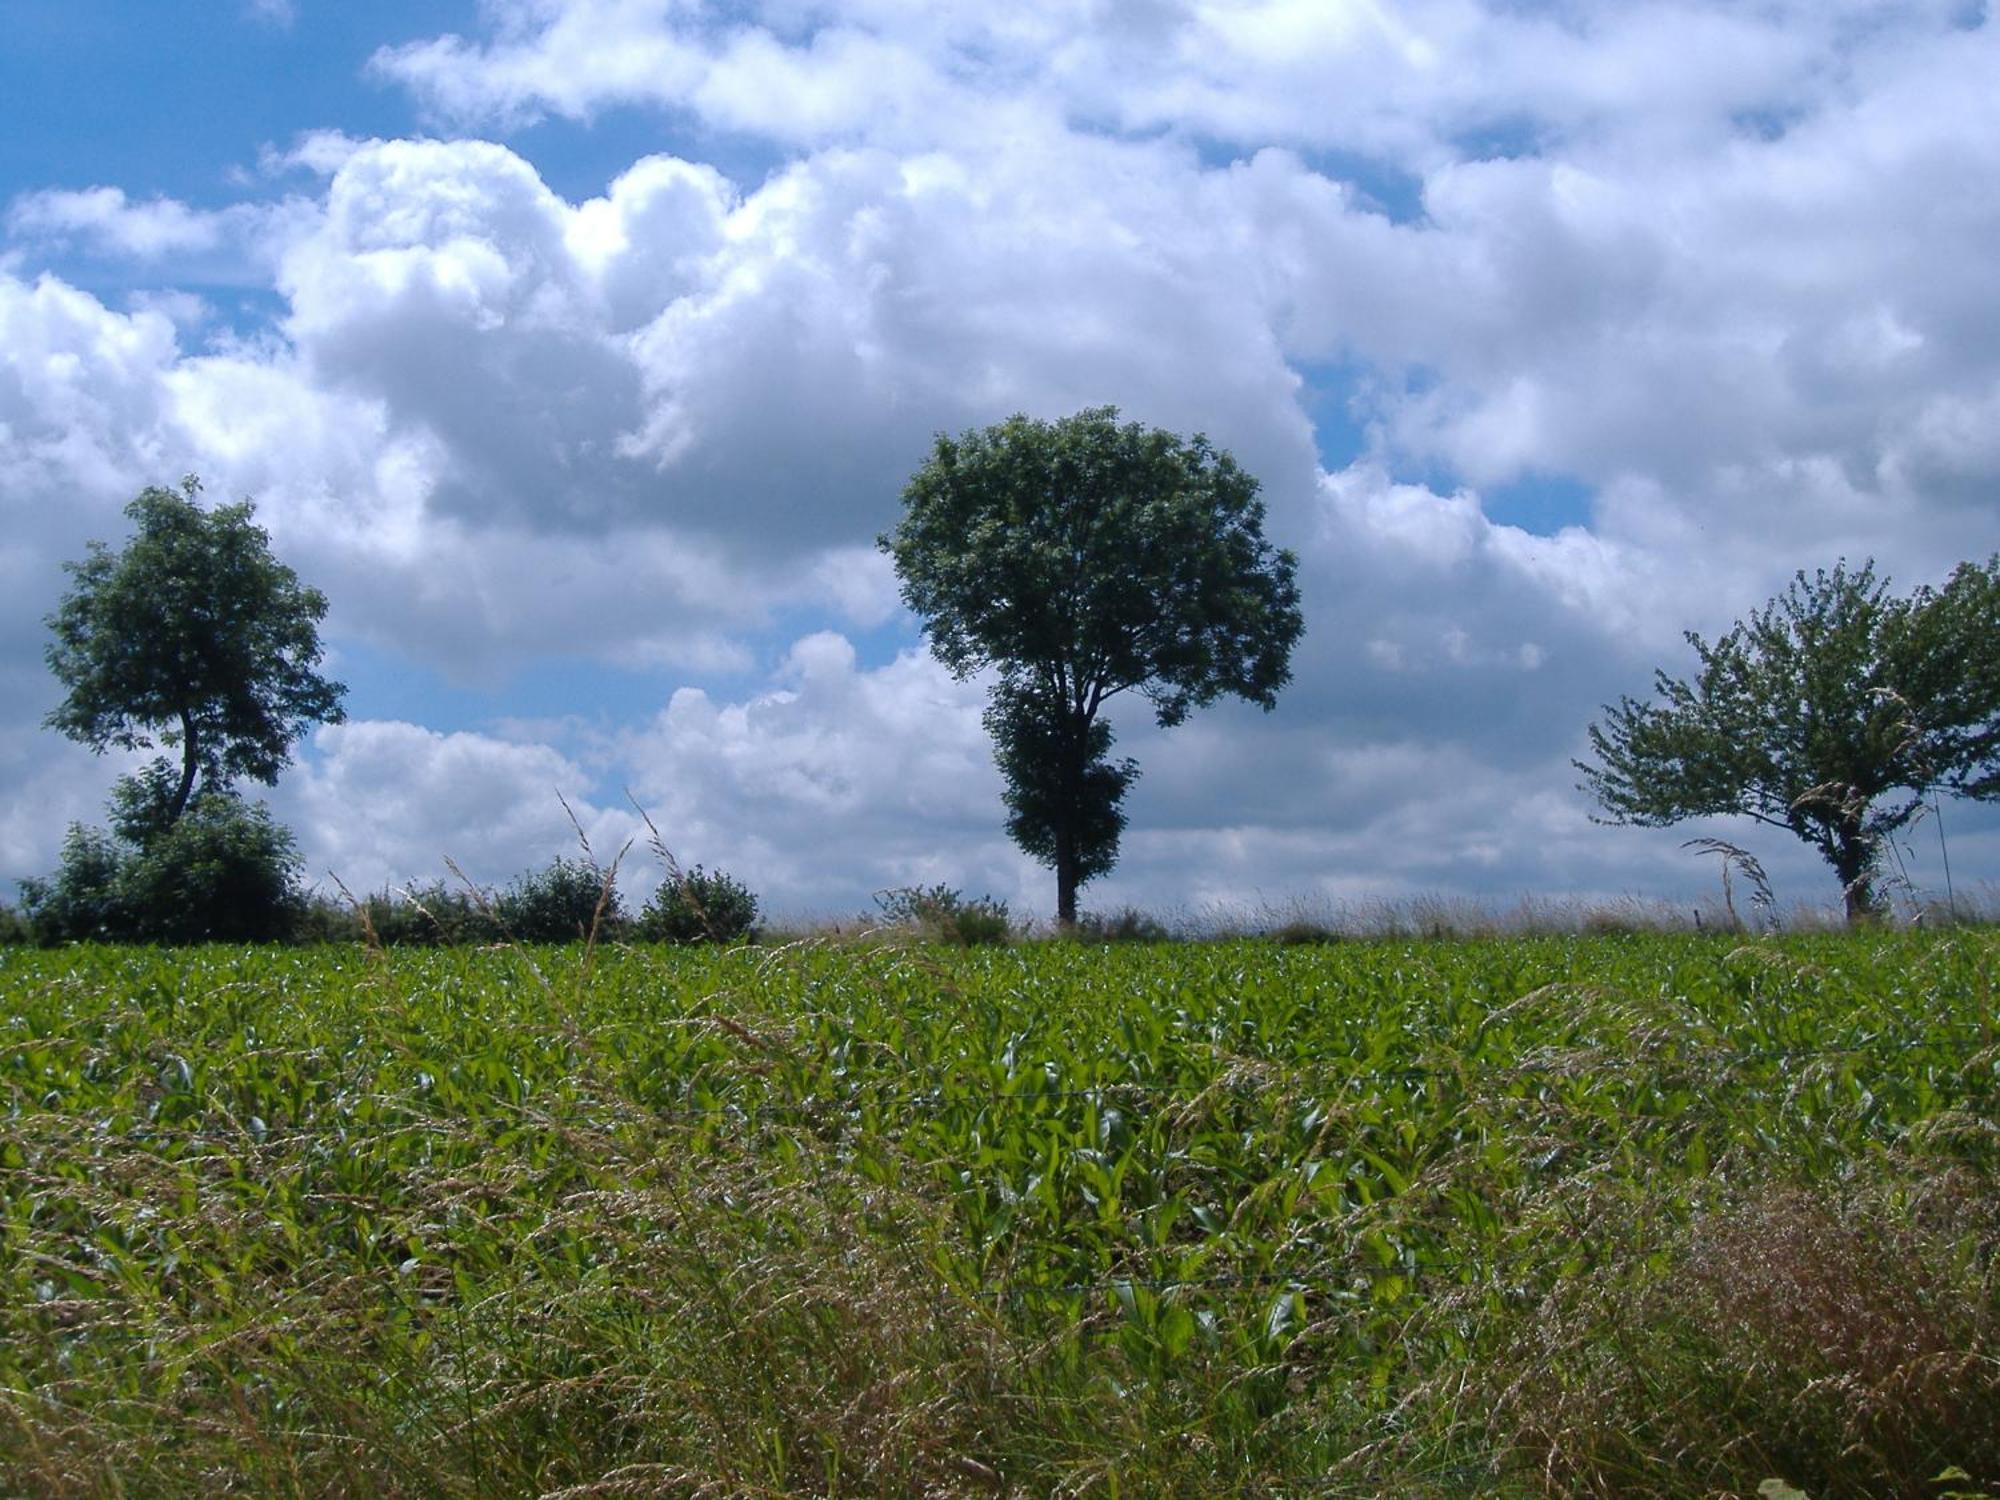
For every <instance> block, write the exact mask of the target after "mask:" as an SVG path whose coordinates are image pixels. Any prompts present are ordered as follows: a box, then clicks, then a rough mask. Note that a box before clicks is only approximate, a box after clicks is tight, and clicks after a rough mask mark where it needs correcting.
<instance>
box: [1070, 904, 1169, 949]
mask: <svg viewBox="0 0 2000 1500" xmlns="http://www.w3.org/2000/svg"><path fill="white" fill-rule="evenodd" d="M1076 935H1077V936H1078V937H1080V938H1083V939H1085V940H1087V941H1089V942H1093V943H1167V942H1172V941H1173V937H1174V934H1173V931H1172V929H1171V928H1169V927H1168V926H1167V924H1166V923H1164V922H1162V921H1161V920H1160V919H1159V918H1157V917H1154V916H1150V915H1148V914H1147V913H1145V912H1143V911H1141V910H1139V908H1138V907H1136V906H1125V907H1120V908H1119V909H1118V910H1117V911H1114V912H1108V913H1098V912H1085V913H1084V914H1083V915H1082V916H1080V917H1078V918H1077V922H1076Z"/></svg>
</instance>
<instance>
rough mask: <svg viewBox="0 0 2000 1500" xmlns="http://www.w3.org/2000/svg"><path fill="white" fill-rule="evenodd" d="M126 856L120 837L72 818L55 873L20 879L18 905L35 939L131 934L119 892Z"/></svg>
mask: <svg viewBox="0 0 2000 1500" xmlns="http://www.w3.org/2000/svg"><path fill="white" fill-rule="evenodd" d="M124 859H125V855H124V852H123V850H121V848H120V846H119V844H118V841H117V840H116V839H114V838H112V837H111V835H110V834H108V833H106V832H105V831H104V830H103V829H102V828H86V827H84V826H83V824H81V823H72V824H70V825H69V833H68V834H67V835H66V836H65V837H64V838H63V846H62V858H61V862H60V863H59V864H58V865H57V866H56V872H55V874H53V875H51V876H49V877H47V878H46V879H40V878H31V879H28V880H24V881H22V882H21V909H22V911H24V912H25V913H26V914H27V917H28V921H29V922H30V923H31V924H32V925H33V927H34V929H35V939H36V941H37V942H40V943H43V944H45V945H47V946H49V947H54V946H55V945H56V944H58V943H83V942H89V941H91V940H93V939H95V940H97V941H100V942H117V941H119V940H121V939H122V938H125V937H127V936H129V934H128V933H127V931H126V928H127V927H128V925H129V923H128V916H127V913H125V912H124V910H123V909H122V907H121V906H120V904H119V897H118V873H119V869H120V867H121V866H122V865H123V863H124Z"/></svg>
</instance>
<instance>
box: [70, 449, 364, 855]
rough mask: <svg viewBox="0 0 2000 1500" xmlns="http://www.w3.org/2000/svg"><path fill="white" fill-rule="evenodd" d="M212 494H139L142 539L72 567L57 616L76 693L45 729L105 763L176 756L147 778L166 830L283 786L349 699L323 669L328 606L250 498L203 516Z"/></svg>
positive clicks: (134, 509)
mask: <svg viewBox="0 0 2000 1500" xmlns="http://www.w3.org/2000/svg"><path fill="white" fill-rule="evenodd" d="M200 488H201V486H200V483H199V481H197V480H195V479H193V478H192V477H190V478H188V479H184V480H182V481H181V487H180V489H179V490H178V491H174V490H168V489H161V488H158V487H153V488H148V489H146V490H143V491H141V492H140V494H139V496H138V498H137V499H135V500H134V501H133V502H132V503H131V504H130V505H128V506H127V507H126V508H125V514H126V515H127V516H129V517H130V518H131V520H132V522H133V525H134V527H135V532H134V535H133V537H132V539H131V541H129V542H128V543H127V544H126V546H125V548H124V550H123V551H119V552H114V551H112V550H111V549H110V548H108V547H107V546H105V544H104V543H102V542H92V543H91V544H90V546H89V550H88V552H87V554H86V555H85V557H84V559H83V561H81V562H73V563H66V564H64V567H65V568H66V569H67V571H68V572H69V574H70V575H71V578H72V580H73V582H72V585H71V587H70V590H69V592H68V593H67V594H66V595H65V596H64V597H63V600H62V603H61V605H60V606H59V607H58V608H57V610H56V612H55V613H54V614H52V615H50V616H49V619H48V625H49V629H50V631H51V632H52V634H53V637H54V639H53V640H52V641H51V643H50V645H49V648H48V663H49V669H50V670H51V671H52V672H54V673H55V675H56V677H57V678H58V679H59V680H60V681H61V682H62V684H63V686H64V687H66V688H67V689H68V690H69V693H68V696H67V697H65V698H64V699H63V701H62V703H61V704H60V705H59V706H58V707H57V708H56V709H55V710H54V711H53V712H52V713H50V715H49V716H48V719H47V720H46V723H47V725H48V727H49V728H51V729H57V730H60V731H61V732H62V733H64V734H66V735H68V736H69V737H70V738H71V739H74V740H80V741H82V742H83V743H84V744H86V745H88V746H90V747H91V749H93V750H96V751H98V752H99V753H100V754H101V753H103V752H104V751H105V750H107V749H110V748H111V747H113V746H117V747H119V748H121V749H128V750H132V749H150V748H152V747H153V746H154V745H155V744H159V745H164V746H167V747H170V748H176V749H178V750H179V752H180V753H179V765H178V768H172V767H171V765H170V763H168V762H165V761H156V762H155V766H156V767H158V766H162V765H166V766H168V767H169V770H168V771H167V772H166V773H165V774H158V773H156V774H155V775H153V776H152V777H151V779H150V780H149V782H148V783H147V784H148V787H149V788H150V789H151V791H152V793H153V795H154V800H155V802H156V804H157V805H156V806H154V807H153V808H152V809H151V811H150V814H149V816H150V817H151V818H152V819H153V821H154V822H155V823H156V824H157V826H158V828H159V829H160V830H162V831H163V830H165V829H167V828H171V827H172V826H173V825H174V824H175V823H177V822H179V821H180V819H181V817H182V815H183V814H185V813H186V812H187V810H188V806H189V803H190V802H191V800H192V799H193V797H194V795H195V791H196V788H197V786H198V785H200V786H203V787H207V788H210V789H213V790H215V791H218V792H221V791H225V790H226V789H227V788H228V786H229V784H230V783H231V782H232V781H234V780H235V779H236V778H238V777H248V778H249V779H250V780H252V781H260V782H263V783H264V784H265V785H267V786H268V785H271V784H272V783H274V782H276V780H277V779H278V772H279V771H280V770H282V769H283V768H284V767H285V766H286V764H288V763H289V762H290V760H291V750H292V744H293V742H294V741H296V740H297V739H299V738H300V737H301V736H302V735H304V734H305V733H306V732H307V731H308V730H310V729H311V728H312V727H313V726H314V725H315V724H334V723H339V722H340V720H341V718H342V713H341V708H340V697H341V694H342V693H343V692H344V691H345V689H344V688H343V687H342V685H341V684H340V683H337V682H329V681H328V680H327V679H325V678H324V677H322V676H320V675H319V673H318V672H317V671H316V670H315V668H317V666H318V665H319V662H320V657H321V651H320V644H319V630H318V626H319V622H320V621H321V620H322V619H324V618H325V616H326V595H324V594H322V593H321V592H320V591H319V590H318V589H314V588H307V587H306V586H305V585H303V584H301V583H300V582H299V578H298V575H297V574H296V573H294V572H293V571H292V570H291V569H290V568H288V567H286V566H285V565H284V564H283V563H281V562H279V561H278V560H277V559H276V558H274V557H273V556H272V555H271V545H270V543H271V539H270V537H269V536H268V535H267V534H266V533H265V532H264V530H263V529H262V528H261V527H259V526H257V525H256V524H255V523H254V522H253V521H252V519H251V515H252V507H251V506H250V504H249V502H247V501H245V502H243V503H242V504H238V505H224V506H219V507H217V508H216V509H214V510H203V509H202V508H201V506H200V505H199V504H197V503H196V498H195V497H196V496H197V494H199V492H200Z"/></svg>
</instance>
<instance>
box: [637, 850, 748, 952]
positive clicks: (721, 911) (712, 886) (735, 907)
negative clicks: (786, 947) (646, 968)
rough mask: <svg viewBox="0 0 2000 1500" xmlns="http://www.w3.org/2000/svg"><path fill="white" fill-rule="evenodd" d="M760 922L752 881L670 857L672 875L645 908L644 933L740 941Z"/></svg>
mask: <svg viewBox="0 0 2000 1500" xmlns="http://www.w3.org/2000/svg"><path fill="white" fill-rule="evenodd" d="M756 927H757V898H756V896H755V895H753V894H752V893H751V890H750V887H749V886H747V885H745V884H744V883H743V882H742V881H740V880H737V879H735V878H734V877H732V876H729V875H725V874H724V873H723V872H722V871H720V870H704V869H703V868H702V867H701V866H700V865H696V866H695V867H694V868H693V869H692V870H688V871H685V872H683V871H682V870H681V869H680V867H679V866H678V865H675V864H672V863H669V864H668V866H667V878H666V879H665V880H664V881H662V882H661V883H660V888H659V889H658V890H657V891H655V892H653V898H652V900H650V901H648V902H647V903H646V909H645V910H644V911H643V912H641V913H640V914H639V922H638V936H639V937H641V938H643V939H645V940H646V941H647V942H651V943H734V942H738V941H740V940H742V939H744V938H747V937H749V936H750V935H751V934H752V933H753V932H754V931H755V930H756Z"/></svg>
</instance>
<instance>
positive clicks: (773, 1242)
mask: <svg viewBox="0 0 2000 1500" xmlns="http://www.w3.org/2000/svg"><path fill="white" fill-rule="evenodd" d="M1995 948H1996V942H1995V939H1994V937H1993V936H1992V935H1991V934H1988V933H1981V932H1977V931H1953V932H1946V933H1940V934H1909V933H1869V934H1861V935H1856V936H1847V935H1805V936H1799V937H1787V938H1782V939H1763V940H1757V941H1746V940H1745V939H1743V938H1741V937H1738V936H1733V935H1732V936H1727V937H1722V938H1717V937H1704V936H1696V935H1684V936H1670V935H1661V934H1646V935H1614V936H1604V937H1595V938H1583V937H1568V938H1556V937H1543V938H1532V939H1529V938H1514V939H1503V940H1488V941H1481V942H1476V943H1452V942H1415V941H1391V940H1379V941H1374V942H1365V943H1362V942H1348V943H1336V944H1309V943H1307V944H1299V945H1296V946H1280V945H1274V944H1270V943H1242V942H1234V943H1232V942H1217V943H1212V944H1201V945H1162V944H1158V943H1133V944H1117V945H1107V946H1095V947H1092V946H1086V945H1081V944H1026V945H1020V946H1016V947H1011V948H990V947H980V948H971V949H961V948H945V947H927V946H921V945H909V944H890V945H882V944H870V945H863V946H858V947H856V946H845V947H842V946H830V945H820V944H812V943H807V944H799V945H794V946H790V947H786V948H778V949H772V948H764V949H743V948H739V949H731V950H725V951H686V950H662V949H650V948H645V947H622V946H618V945H611V946H608V947H607V946H599V947H598V948H596V949H595V950H594V951H590V952H586V951H585V950H584V949H583V948H581V947H576V948H570V949H538V950H530V949H520V948H495V949H483V950H452V949H445V950H435V951H423V950H414V949H412V950H400V951H394V952H383V951H376V952H372V953H369V952H363V951H360V950H356V949H324V950H297V949H292V950H275V949H274V950H258V951H246V950H224V949H209V950H195V951H191V952H186V953H181V954H175V955H166V954H160V953H155V952H148V951H139V950H115V949H88V948H86V949H74V950H67V951H60V952H33V951H28V950H20V949H15V950H8V951H7V952H5V953H4V954H0V1166H4V1168H5V1171H4V1172H0V1209H4V1220H0V1244H4V1247H5V1253H4V1255H0V1492H4V1493H10V1494H11V1493H21V1494H34V1495H50V1496H111V1495H141V1494H143V1495H149V1496H150V1495H162V1496H175V1495H183V1494H185V1495H194V1494H203V1495H206V1494H246V1495H334V1494H380V1495H389V1496H486V1495H503V1496H512V1495H522V1496H526V1495H566V1496H585V1495H592V1496H595V1495H607V1496H608V1495H717V1496H720V1495H732V1496H733V1495H799V1496H805V1495H853V1496H863V1495H867V1496H874V1495H881V1496H891V1495H897V1496H900V1495H910V1494H937V1495H968V1496H971V1495H991V1494H1013V1495H1024V1496H1026V1495H1049V1494H1078V1495H1082V1494H1090V1495H1107V1496H1108V1495H1191V1496H1192V1495H1212V1494H1218V1493H1238V1494H1260V1493H1261V1494H1273V1495H1276V1494H1300V1493H1309V1494H1321V1495H1375V1494H1395V1495H1412V1496H1426V1495H1433V1496H1456V1495H1466V1496H1470V1495H1521V1496H1527V1495H1542V1494H1563V1495H1569V1494H1579V1495H1607V1496H1609V1495H1641V1496H1647V1495H1658V1496H1698V1495H1700V1496H1707V1495H1726V1494H1746V1495H1754V1494H1756V1493H1758V1486H1759V1485H1760V1484H1762V1483H1764V1482H1765V1481H1767V1480H1782V1481H1784V1482H1785V1483H1787V1484H1789V1485H1791V1486H1794V1487H1796V1488H1798V1489H1800V1490H1802V1491H1803V1492H1804V1493H1806V1494H1808V1495H1810V1496H1813V1497H1815V1500H1823V1497H1827V1496H1840V1495H1861V1494H1865V1495H1871V1496H1873V1495H1882V1496H1892V1497H1893V1496H1942V1495H1943V1494H1945V1493H1946V1492H1947V1491H1952V1490H1956V1491H1958V1492H1962V1493H1968V1494H1978V1493H2000V1421H1996V1420H1994V1416H1993V1414H1994V1413H1996V1412H2000V1342H1996V1334H2000V1324H1996V1318H2000V1291H1996V1285H1995V1275H1996V1270H1995V1267H1996V1263H2000V1262H1996V1251H2000V1207H1996V1205H2000V1181H1996V1173H2000V1125H1996V1116H1997V1115H2000V1111H1996V1102H2000V1101H1996V1092H2000V1023H1996V1018H1995V1013H1994V1007H1993V993H1992V974H1993V972H1994V969H1995V963H1994V960H1995V957H1996V952H1995ZM1954 1470H1955V1471H1958V1472H1962V1473H1963V1474H1964V1475H1965V1476H1966V1477H1965V1478H1962V1479H1939V1478H1938V1477H1937V1476H1939V1475H1941V1474H1945V1473H1947V1472H1948V1471H1954Z"/></svg>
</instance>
